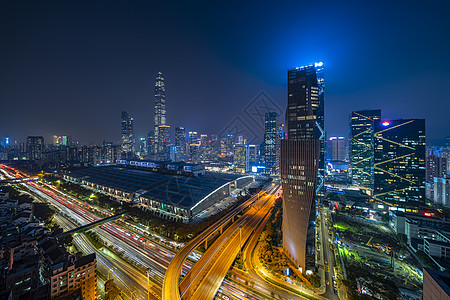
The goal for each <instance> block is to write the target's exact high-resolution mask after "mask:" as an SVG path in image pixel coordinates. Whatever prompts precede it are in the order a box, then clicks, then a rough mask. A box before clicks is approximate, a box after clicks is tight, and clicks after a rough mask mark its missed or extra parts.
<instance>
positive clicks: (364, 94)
mask: <svg viewBox="0 0 450 300" xmlns="http://www.w3.org/2000/svg"><path fill="white" fill-rule="evenodd" d="M369 2H370V3H369ZM399 2H402V1H399ZM428 2H429V3H426V2H425V1H408V2H404V4H400V3H396V1H386V2H384V3H383V1H355V2H353V3H352V2H348V1H330V2H329V3H327V2H326V1H304V3H302V1H295V2H282V1H269V2H266V3H265V2H263V1H255V2H253V3H246V1H242V2H230V1H220V2H217V3H216V1H205V2H192V1H182V2H180V3H173V2H169V1H159V2H157V3H156V2H154V3H151V2H150V1H92V0H91V1H54V2H48V1H29V2H25V1H14V0H11V1H2V2H1V4H0V5H1V6H0V39H1V42H0V137H1V136H4V135H8V136H10V137H11V139H12V140H18V141H23V140H24V139H25V138H26V136H28V135H44V137H45V138H46V142H51V141H50V140H48V138H49V137H50V136H51V135H53V134H58V135H72V136H73V138H75V139H76V140H79V141H80V142H81V143H97V144H99V143H101V142H102V141H103V140H107V141H113V142H118V141H119V139H120V112H121V111H122V110H125V111H127V112H128V113H129V114H130V115H131V116H133V117H134V119H135V129H136V136H137V137H141V136H145V135H146V134H147V132H148V130H149V129H151V127H152V117H153V104H154V96H153V93H154V78H155V76H156V74H157V72H158V71H161V72H163V74H164V76H165V78H166V87H167V94H166V95H167V98H166V99H167V119H168V124H169V125H171V126H172V127H175V126H184V127H186V130H187V131H189V130H196V131H199V132H202V133H203V132H205V133H211V132H220V131H221V130H223V129H224V128H226V126H227V125H228V124H229V122H230V121H231V120H233V118H235V117H236V116H238V115H242V110H243V109H244V108H245V107H246V105H247V104H249V103H251V102H252V100H253V99H254V98H255V96H256V95H258V93H260V92H261V91H265V92H266V93H267V95H269V96H270V97H271V98H272V99H273V101H275V102H276V103H277V104H278V105H279V107H281V108H282V109H283V111H284V110H285V108H286V102H287V96H286V77H287V69H288V68H292V67H296V66H300V65H305V64H310V63H313V62H315V61H322V62H324V65H325V83H326V92H325V120H326V129H327V131H328V135H329V136H332V135H347V131H348V116H349V114H350V112H351V111H352V110H359V109H376V108H380V109H382V112H383V117H384V118H425V119H426V120H427V123H426V124H427V137H428V140H429V141H430V140H437V139H442V138H444V137H445V136H447V135H450V130H449V128H450V118H449V112H450V89H449V86H450V59H449V55H450V34H449V30H450V18H449V17H448V12H449V11H450V2H449V1H441V2H439V1H428ZM282 121H283V122H284V115H283V116H282Z"/></svg>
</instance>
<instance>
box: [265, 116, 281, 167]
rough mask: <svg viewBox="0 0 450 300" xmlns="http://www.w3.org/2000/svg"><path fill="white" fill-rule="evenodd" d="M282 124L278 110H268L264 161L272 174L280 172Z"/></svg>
mask: <svg viewBox="0 0 450 300" xmlns="http://www.w3.org/2000/svg"><path fill="white" fill-rule="evenodd" d="M280 139H281V132H280V125H279V123H278V114H277V113H276V112H267V113H266V114H265V121H264V162H265V165H266V172H267V173H270V174H272V175H277V174H279V173H280Z"/></svg>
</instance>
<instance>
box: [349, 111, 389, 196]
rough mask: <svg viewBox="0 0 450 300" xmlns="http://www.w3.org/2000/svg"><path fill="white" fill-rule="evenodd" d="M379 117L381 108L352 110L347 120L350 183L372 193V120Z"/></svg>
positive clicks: (377, 119)
mask: <svg viewBox="0 0 450 300" xmlns="http://www.w3.org/2000/svg"><path fill="white" fill-rule="evenodd" d="M380 119H381V110H379V109H376V110H361V111H354V112H352V113H351V115H350V122H349V139H350V147H349V152H350V153H349V158H350V168H351V170H352V183H353V185H355V186H358V187H361V188H363V189H365V190H366V192H367V193H368V194H369V195H373V185H374V173H373V172H374V170H373V164H374V122H376V121H379V120H380Z"/></svg>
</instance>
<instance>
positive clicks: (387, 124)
mask: <svg viewBox="0 0 450 300" xmlns="http://www.w3.org/2000/svg"><path fill="white" fill-rule="evenodd" d="M381 124H383V126H389V125H391V123H390V122H388V121H384V122H383V123H381Z"/></svg>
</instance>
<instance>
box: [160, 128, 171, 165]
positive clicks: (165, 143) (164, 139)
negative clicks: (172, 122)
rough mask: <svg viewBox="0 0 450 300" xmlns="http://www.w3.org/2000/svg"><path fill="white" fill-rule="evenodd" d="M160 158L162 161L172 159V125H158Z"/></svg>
mask: <svg viewBox="0 0 450 300" xmlns="http://www.w3.org/2000/svg"><path fill="white" fill-rule="evenodd" d="M158 159H159V160H161V161H168V160H170V126H169V125H159V126H158Z"/></svg>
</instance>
